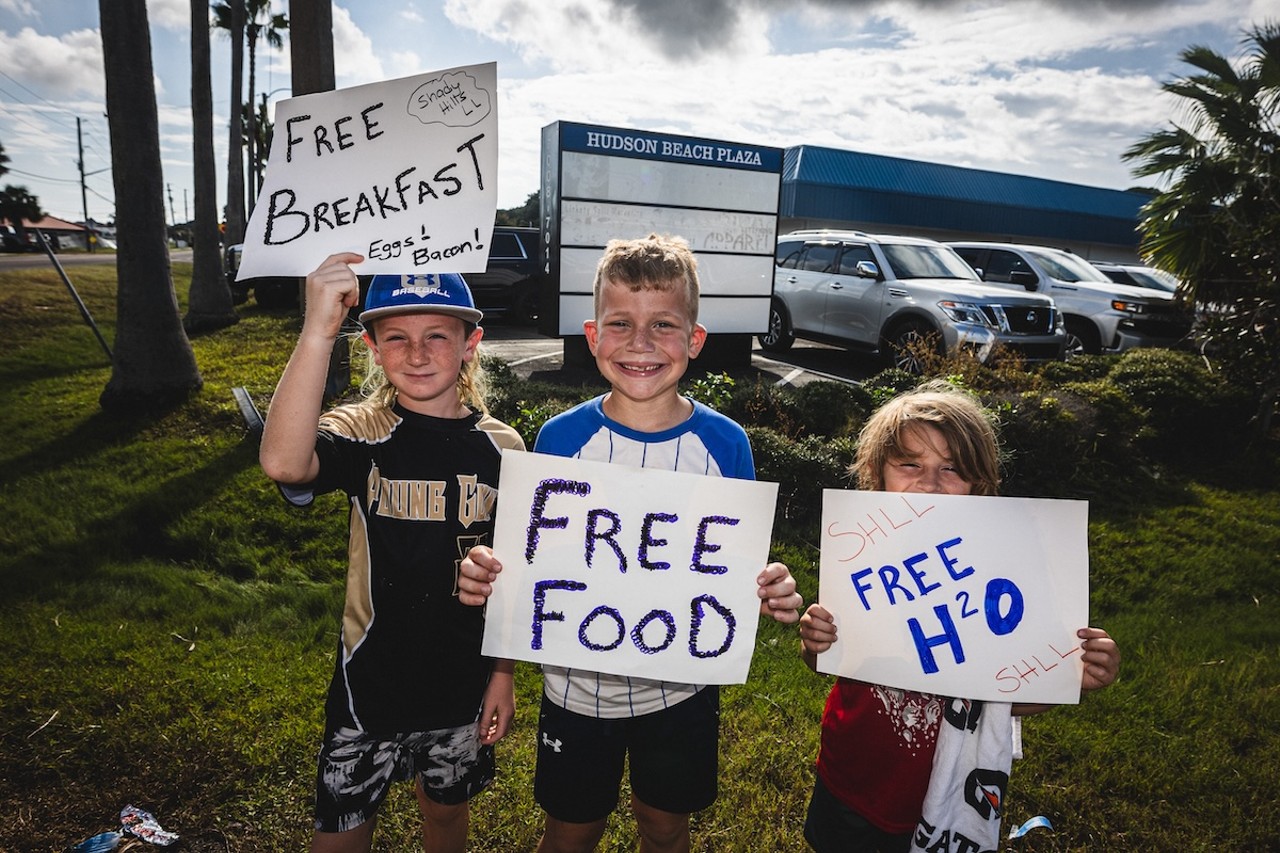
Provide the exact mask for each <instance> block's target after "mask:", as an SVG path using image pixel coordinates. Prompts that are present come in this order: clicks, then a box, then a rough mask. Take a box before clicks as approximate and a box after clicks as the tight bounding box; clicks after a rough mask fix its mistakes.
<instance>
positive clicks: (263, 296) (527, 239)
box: [226, 225, 540, 323]
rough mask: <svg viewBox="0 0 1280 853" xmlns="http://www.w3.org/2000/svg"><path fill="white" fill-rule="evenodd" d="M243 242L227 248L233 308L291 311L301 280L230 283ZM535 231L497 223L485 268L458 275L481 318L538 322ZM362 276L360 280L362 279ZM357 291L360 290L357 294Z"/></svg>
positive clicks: (279, 278)
mask: <svg viewBox="0 0 1280 853" xmlns="http://www.w3.org/2000/svg"><path fill="white" fill-rule="evenodd" d="M243 248H244V246H243V244H240V243H236V244H235V245H233V246H228V247H227V252H226V274H227V285H228V286H229V287H230V288H231V296H232V300H233V301H234V302H235V304H237V305H239V304H241V303H243V302H245V301H246V300H248V298H249V292H250V291H253V295H254V298H255V299H256V300H257V302H258V304H259V305H261V306H262V307H263V308H292V307H295V306H296V305H297V304H298V292H299V287H300V285H301V283H302V279H301V278H298V277H291V276H270V277H266V278H250V279H243V280H241V281H236V271H237V270H238V269H239V268H240V255H241V252H242V251H243ZM538 269H539V267H538V229H537V228H517V227H512V226H506V225H499V226H496V227H495V228H494V229H493V239H492V241H491V242H490V244H489V265H488V267H487V268H486V269H485V271H484V272H469V273H463V278H465V279H466V280H467V285H468V286H470V288H471V295H472V296H474V297H475V300H476V307H478V308H479V309H480V310H481V311H483V312H484V313H485V316H486V317H507V318H510V319H512V320H515V321H517V322H521V323H531V322H533V321H534V320H536V319H538V299H539V293H538V282H539V281H540V278H539V276H538ZM363 279H364V277H362V280H363ZM362 292H363V291H362Z"/></svg>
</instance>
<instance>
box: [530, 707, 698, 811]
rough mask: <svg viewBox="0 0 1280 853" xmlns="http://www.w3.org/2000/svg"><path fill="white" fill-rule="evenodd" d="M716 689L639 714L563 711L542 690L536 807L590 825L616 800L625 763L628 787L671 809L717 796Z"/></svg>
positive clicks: (658, 806)
mask: <svg viewBox="0 0 1280 853" xmlns="http://www.w3.org/2000/svg"><path fill="white" fill-rule="evenodd" d="M719 742H720V691H719V689H718V688H717V687H715V686H714V685H713V686H709V687H704V688H702V689H701V690H699V691H698V692H697V693H696V694H694V695H693V696H690V697H689V698H688V699H686V700H684V701H683V702H679V703H677V704H675V705H672V706H671V707H669V708H664V709H663V710H661V711H655V712H654V713H652V714H645V715H644V716H640V717H624V718H622V719H601V718H597V717H586V716H583V715H582V714H575V713H574V712H572V711H566V710H565V709H564V708H561V707H560V706H559V705H557V704H555V703H554V702H552V701H551V700H550V699H548V698H547V697H546V696H545V695H544V696H543V697H542V712H541V715H540V718H539V721H538V765H537V771H536V772H535V774H534V782H533V794H534V798H535V799H536V800H537V801H538V805H540V806H542V808H543V809H544V810H545V811H546V813H547V814H549V815H551V816H552V817H553V818H555V819H557V820H561V821H565V822H566V823H592V822H593V821H597V820H601V819H603V818H605V817H608V816H609V813H610V812H612V811H613V810H614V809H615V808H616V807H617V805H618V792H619V790H620V786H621V784H622V771H623V764H624V761H625V760H627V759H628V757H629V760H630V764H631V792H632V794H634V795H635V797H636V798H637V799H638V800H640V801H641V802H643V803H644V804H645V805H647V806H651V807H653V808H656V809H661V810H662V811H665V812H672V813H673V814H689V813H691V812H696V811H699V810H701V809H705V808H706V807H707V806H709V805H711V804H712V803H714V802H715V800H716V775H717V772H718V766H717V760H718V755H717V753H718V747H719Z"/></svg>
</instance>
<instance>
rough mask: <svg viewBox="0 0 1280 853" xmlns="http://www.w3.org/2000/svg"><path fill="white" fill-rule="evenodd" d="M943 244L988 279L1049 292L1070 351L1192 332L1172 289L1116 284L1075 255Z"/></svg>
mask: <svg viewBox="0 0 1280 853" xmlns="http://www.w3.org/2000/svg"><path fill="white" fill-rule="evenodd" d="M947 245H948V246H951V247H952V248H953V249H955V250H956V252H958V253H959V254H960V257H962V258H964V259H965V260H966V261H967V262H968V263H969V265H970V266H971V267H973V268H974V269H975V270H976V271H977V272H978V274H979V275H980V276H982V280H983V281H985V282H987V283H989V284H994V285H999V286H1003V287H1009V288H1014V289H1018V290H1027V291H1032V292H1035V293H1043V294H1044V295H1046V296H1050V297H1052V298H1053V301H1054V303H1055V304H1056V305H1057V306H1058V310H1059V311H1061V312H1062V316H1063V322H1064V323H1065V324H1066V327H1067V335H1068V337H1069V338H1070V341H1069V343H1068V350H1069V352H1075V353H1094V354H1096V353H1103V352H1107V353H1116V352H1124V351H1125V350H1127V349H1130V348H1132V347H1172V346H1176V345H1178V344H1179V343H1180V342H1181V341H1183V340H1184V339H1186V337H1187V335H1188V333H1189V332H1190V331H1191V320H1192V317H1191V313H1190V312H1189V311H1187V310H1186V309H1185V308H1183V307H1182V306H1180V305H1179V304H1178V303H1177V301H1176V300H1175V299H1174V296H1173V294H1172V293H1168V292H1167V291H1162V290H1154V289H1150V288H1145V287H1133V286H1131V285H1125V284H1118V283H1116V282H1114V281H1112V280H1111V279H1109V278H1107V276H1106V275H1104V274H1103V273H1102V272H1100V271H1099V270H1098V269H1096V268H1095V267H1093V266H1092V265H1091V264H1090V263H1089V262H1088V261H1086V260H1084V259H1083V258H1081V257H1080V256H1079V255H1073V254H1071V253H1070V252H1066V251H1063V250H1061V249H1051V248H1049V247H1047V246H1027V245H1019V244H1015V243H974V242H967V241H966V242H951V243H948V244H947Z"/></svg>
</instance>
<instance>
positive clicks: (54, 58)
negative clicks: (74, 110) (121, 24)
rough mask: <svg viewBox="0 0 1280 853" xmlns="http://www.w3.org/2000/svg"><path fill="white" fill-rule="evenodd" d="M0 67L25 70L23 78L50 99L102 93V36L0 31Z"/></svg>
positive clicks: (84, 32)
mask: <svg viewBox="0 0 1280 853" xmlns="http://www.w3.org/2000/svg"><path fill="white" fill-rule="evenodd" d="M0 67H3V68H10V69H21V70H22V81H23V83H24V84H25V85H26V86H27V87H28V88H31V89H35V90H36V91H38V92H40V93H41V94H42V95H44V96H45V97H47V98H50V99H52V98H57V97H66V96H72V95H76V94H87V95H96V96H98V97H101V96H102V95H103V87H102V80H103V76H102V39H101V38H100V37H99V35H98V31H97V30H73V31H72V32H69V33H66V34H65V35H63V36H61V37H55V36H46V35H41V34H39V33H37V32H36V31H35V30H33V29H31V28H30V27H23V28H22V30H20V31H19V32H18V34H17V35H11V34H9V33H5V32H0Z"/></svg>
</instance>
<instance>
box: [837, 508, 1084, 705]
mask: <svg viewBox="0 0 1280 853" xmlns="http://www.w3.org/2000/svg"><path fill="white" fill-rule="evenodd" d="M1088 514H1089V507H1088V503H1086V502H1084V501H1066V500H1041V499H1032V498H1001V497H974V496H956V495H924V494H904V493H890V492H861V491H846V490H826V491H824V492H823V506H822V539H821V564H820V568H819V600H820V601H821V603H822V605H823V606H824V607H825V608H826V609H827V610H829V611H830V612H831V613H832V615H833V616H834V618H835V621H836V629H837V640H836V643H835V644H834V645H833V646H832V647H831V649H829V650H828V651H826V652H823V653H822V654H820V655H818V670H819V671H820V672H827V673H831V674H834V675H844V676H847V677H849V678H854V679H857V680H859V681H867V682H871V683H873V684H882V685H886V686H889V687H898V688H902V689H907V690H918V691H922V692H926V693H933V694H936V695H942V696H955V697H960V698H964V699H982V700H994V701H1003V702H1049V703H1063V704H1071V703H1075V702H1078V701H1079V699H1080V677H1081V674H1082V672H1083V663H1082V662H1081V659H1080V640H1079V639H1078V638H1077V637H1076V631H1077V630H1078V629H1079V628H1083V627H1085V626H1086V625H1088V618H1089V547H1088V520H1089V519H1088Z"/></svg>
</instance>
